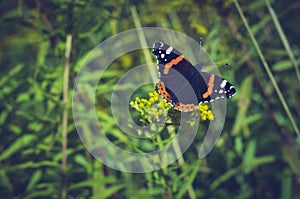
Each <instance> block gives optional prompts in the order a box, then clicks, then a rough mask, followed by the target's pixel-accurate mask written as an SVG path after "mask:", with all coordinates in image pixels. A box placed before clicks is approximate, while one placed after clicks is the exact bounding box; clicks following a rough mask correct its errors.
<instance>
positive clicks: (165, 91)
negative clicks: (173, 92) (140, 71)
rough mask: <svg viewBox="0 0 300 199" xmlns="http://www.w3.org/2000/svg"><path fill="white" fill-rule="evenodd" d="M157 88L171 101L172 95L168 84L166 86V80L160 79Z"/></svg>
mask: <svg viewBox="0 0 300 199" xmlns="http://www.w3.org/2000/svg"><path fill="white" fill-rule="evenodd" d="M157 90H158V92H159V94H160V95H161V96H162V97H163V98H164V99H165V100H167V101H168V102H169V101H171V96H170V94H169V93H168V91H167V89H166V86H165V83H164V82H161V81H159V82H158V83H157Z"/></svg>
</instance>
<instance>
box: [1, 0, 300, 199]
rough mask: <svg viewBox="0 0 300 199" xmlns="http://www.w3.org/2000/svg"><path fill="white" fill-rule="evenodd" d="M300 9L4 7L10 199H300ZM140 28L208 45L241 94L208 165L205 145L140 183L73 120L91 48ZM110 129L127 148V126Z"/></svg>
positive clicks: (139, 56)
mask: <svg viewBox="0 0 300 199" xmlns="http://www.w3.org/2000/svg"><path fill="white" fill-rule="evenodd" d="M299 10H300V2H299V1H298V0H288V1H284V0H281V1H280V0H277V1H267V0H255V1H250V0H242V1H233V0H225V1H222V0H203V1H196V0H187V1H183V0H175V1H158V0H141V1H137V0H136V1H127V0H118V1H108V0H101V1H96V0H87V1H83V0H53V1H42V0H31V1H22V0H12V1H1V3H0V25H1V31H0V40H1V42H0V67H1V70H0V74H1V78H0V88H1V89H0V99H1V103H0V110H1V111H0V127H1V128H0V135H1V139H0V196H1V198H63V199H64V198H130V199H131V198H132V199H135V198H149V199H150V198H212V199H217V198H222V199H227V198H228V199H229V198H236V199H246V198H264V199H268V198H270V199H274V198H280V199H292V198H295V199H296V198H300V148H299V146H300V135H299V130H298V127H299V117H300V102H299V96H300V90H299V88H300V86H299V85H300V75H299V69H298V65H299V63H300V51H299V48H300V26H299V18H300V12H299ZM135 11H136V15H135ZM244 17H245V18H244ZM135 22H140V23H141V26H143V27H146V26H149V27H164V28H170V29H173V30H176V31H179V32H182V33H185V34H187V35H188V36H190V37H192V38H194V39H195V40H199V38H200V37H201V38H202V40H203V43H202V44H203V47H204V48H205V49H206V51H207V52H208V54H209V55H210V56H211V57H212V59H213V60H214V62H215V63H216V64H217V66H218V69H219V70H220V72H221V74H222V76H223V77H224V78H226V79H228V80H229V81H230V82H231V83H233V84H234V85H235V87H236V88H237V95H236V96H234V97H233V98H232V99H230V100H229V101H228V106H227V109H228V110H227V116H226V123H225V127H224V130H223V133H222V135H221V137H220V139H219V141H218V143H217V145H216V146H215V147H214V149H213V151H212V152H211V153H210V154H209V155H208V156H207V157H206V158H203V159H197V152H198V150H199V142H200V141H199V140H200V138H199V140H198V141H197V142H195V144H192V145H191V147H190V148H189V150H188V151H187V152H186V153H185V154H184V156H183V157H182V159H181V160H180V162H175V163H173V164H172V165H170V166H168V167H166V168H164V169H162V170H159V171H153V172H149V173H143V174H131V173H124V172H119V171H116V170H114V169H111V168H109V167H107V166H105V165H103V164H102V163H100V162H99V161H98V160H96V159H94V158H93V156H91V155H90V154H89V153H88V152H87V151H86V150H85V147H84V146H83V144H82V143H81V141H80V139H79V137H78V135H77V133H76V129H75V125H74V121H73V118H72V112H71V105H72V104H71V100H72V99H71V96H72V86H73V84H74V79H75V77H76V73H77V71H78V69H79V67H80V65H81V64H82V63H83V61H84V59H85V58H86V56H87V55H88V53H89V51H90V50H91V49H93V48H94V47H95V46H96V45H97V44H99V43H100V42H102V41H104V40H105V39H107V38H109V37H111V36H114V35H116V34H118V33H120V32H122V31H126V30H129V29H134V28H136V27H137V23H135ZM67 38H68V39H67ZM137 42H140V41H139V40H138V39H137ZM182 45H184V44H182ZM69 50H70V52H68V51H69ZM150 50H151V49H149V52H150ZM66 55H67V56H66ZM68 55H70V57H69V56H68ZM68 57H69V58H68ZM152 59H153V62H155V60H154V56H152ZM141 63H145V57H144V54H143V53H142V51H139V52H137V53H136V54H134V55H124V56H122V57H121V58H120V59H118V60H117V61H116V62H115V63H113V66H112V69H114V71H113V72H112V73H110V74H108V76H107V78H108V80H107V83H106V85H102V86H104V87H105V88H106V89H107V90H106V91H107V92H111V89H113V82H114V81H116V80H118V78H120V77H121V76H122V74H124V73H125V72H126V71H128V70H130V69H131V68H132V67H134V66H136V65H138V64H141ZM226 63H229V64H230V66H229V67H228V66H226V65H225V64H226ZM102 94H103V93H102ZM104 94H105V93H104ZM96 97H98V99H99V101H100V103H102V106H106V107H109V101H107V99H106V98H101V96H100V94H99V96H96ZM99 113H100V114H101V115H104V116H105V115H106V114H108V109H100V110H99ZM107 120H109V119H107ZM107 125H110V123H109V122H108V123H107ZM200 125H201V124H200ZM107 128H109V129H110V130H111V131H108V134H109V136H111V137H112V138H113V140H115V142H118V144H120V145H122V146H123V147H124V148H126V147H127V145H128V142H127V141H128V140H127V141H126V139H127V138H124V137H123V138H122V139H119V136H120V133H122V132H121V131H120V130H119V129H118V128H117V126H115V125H111V126H107ZM129 143H130V142H129ZM134 143H136V142H134Z"/></svg>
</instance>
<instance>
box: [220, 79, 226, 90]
mask: <svg viewBox="0 0 300 199" xmlns="http://www.w3.org/2000/svg"><path fill="white" fill-rule="evenodd" d="M226 83H227V81H226V80H225V79H224V80H223V81H222V83H221V84H220V87H221V88H224V87H225V86H226Z"/></svg>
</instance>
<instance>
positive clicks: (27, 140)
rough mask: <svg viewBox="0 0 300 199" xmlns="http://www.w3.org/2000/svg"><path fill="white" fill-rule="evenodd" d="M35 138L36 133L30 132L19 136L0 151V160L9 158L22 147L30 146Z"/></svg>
mask: <svg viewBox="0 0 300 199" xmlns="http://www.w3.org/2000/svg"><path fill="white" fill-rule="evenodd" d="M36 139H37V136H36V135H30V134H27V135H23V136H22V137H19V138H18V139H17V140H16V141H14V142H13V143H12V144H10V146H9V147H8V148H7V149H5V150H4V151H3V152H2V153H1V155H0V162H1V161H3V160H5V159H7V158H9V157H10V156H12V155H13V154H14V153H17V152H19V151H21V149H22V148H25V147H27V146H31V145H32V142H33V141H34V140H36Z"/></svg>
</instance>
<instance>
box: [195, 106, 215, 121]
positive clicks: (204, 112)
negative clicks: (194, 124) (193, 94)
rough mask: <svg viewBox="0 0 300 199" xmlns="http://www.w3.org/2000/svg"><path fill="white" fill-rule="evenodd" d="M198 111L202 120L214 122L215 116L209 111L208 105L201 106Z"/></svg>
mask: <svg viewBox="0 0 300 199" xmlns="http://www.w3.org/2000/svg"><path fill="white" fill-rule="evenodd" d="M197 109H198V110H199V111H200V118H201V120H213V119H214V115H213V113H212V111H211V110H209V109H208V106H207V105H206V104H203V103H202V104H199V106H198V107H197Z"/></svg>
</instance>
